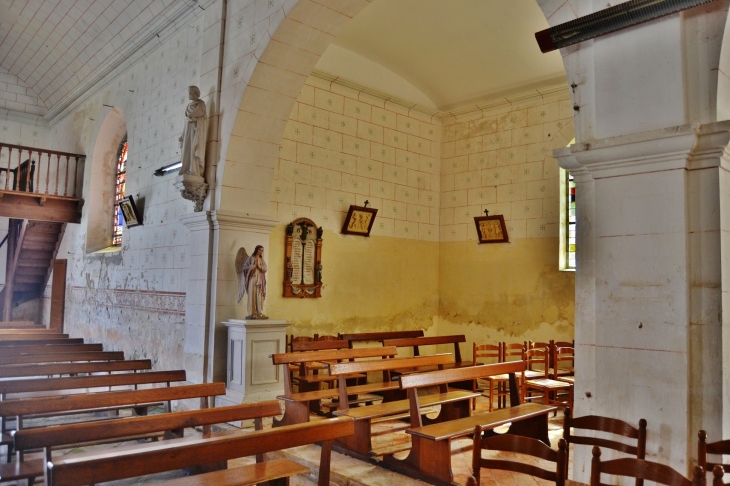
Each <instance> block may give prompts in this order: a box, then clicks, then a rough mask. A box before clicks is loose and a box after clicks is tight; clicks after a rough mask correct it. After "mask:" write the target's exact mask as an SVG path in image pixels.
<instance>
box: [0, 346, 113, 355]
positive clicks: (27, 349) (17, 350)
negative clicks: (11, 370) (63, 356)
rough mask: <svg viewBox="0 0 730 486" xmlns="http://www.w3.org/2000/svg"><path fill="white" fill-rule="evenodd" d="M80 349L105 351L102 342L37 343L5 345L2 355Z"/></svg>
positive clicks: (74, 350)
mask: <svg viewBox="0 0 730 486" xmlns="http://www.w3.org/2000/svg"><path fill="white" fill-rule="evenodd" d="M79 351H104V346H103V345H102V344H35V345H28V346H5V347H4V348H2V352H0V354H1V355H2V356H18V355H21V354H45V353H77V352H79Z"/></svg>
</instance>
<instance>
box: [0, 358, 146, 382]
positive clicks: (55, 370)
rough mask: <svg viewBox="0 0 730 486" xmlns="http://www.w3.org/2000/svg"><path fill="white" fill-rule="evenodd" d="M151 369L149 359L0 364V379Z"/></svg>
mask: <svg viewBox="0 0 730 486" xmlns="http://www.w3.org/2000/svg"><path fill="white" fill-rule="evenodd" d="M149 369H152V361H150V360H149V359H136V360H126V361H100V362H89V363H83V362H82V363H42V364H35V363H32V364H24V365H9V366H0V379H2V378H21V377H29V376H53V375H76V374H78V373H111V372H113V371H139V370H149Z"/></svg>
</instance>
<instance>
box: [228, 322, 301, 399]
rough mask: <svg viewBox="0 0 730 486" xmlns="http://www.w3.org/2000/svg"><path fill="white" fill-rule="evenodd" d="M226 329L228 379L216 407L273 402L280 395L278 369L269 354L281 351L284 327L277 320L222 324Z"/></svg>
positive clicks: (280, 383) (284, 341)
mask: <svg viewBox="0 0 730 486" xmlns="http://www.w3.org/2000/svg"><path fill="white" fill-rule="evenodd" d="M223 325H224V326H226V327H228V367H227V369H228V372H227V374H228V377H227V379H226V388H227V390H226V395H225V396H222V397H217V398H216V406H227V405H238V404H240V403H251V402H260V401H262V400H273V399H275V398H276V396H277V395H281V394H282V393H283V392H284V377H283V376H281V367H280V366H274V365H273V363H272V362H271V355H272V354H275V353H283V352H285V346H286V328H287V327H288V326H289V325H290V324H289V323H288V322H287V321H284V320H280V319H262V320H237V319H231V320H230V321H227V322H224V323H223Z"/></svg>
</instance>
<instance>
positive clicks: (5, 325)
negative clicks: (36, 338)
mask: <svg viewBox="0 0 730 486" xmlns="http://www.w3.org/2000/svg"><path fill="white" fill-rule="evenodd" d="M42 327H43V326H41V325H39V324H36V323H35V322H33V321H0V329H28V328H30V329H39V328H42Z"/></svg>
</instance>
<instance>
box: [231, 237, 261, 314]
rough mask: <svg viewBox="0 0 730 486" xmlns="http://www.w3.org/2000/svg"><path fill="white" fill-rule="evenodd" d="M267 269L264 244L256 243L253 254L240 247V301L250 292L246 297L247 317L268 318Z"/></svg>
mask: <svg viewBox="0 0 730 486" xmlns="http://www.w3.org/2000/svg"><path fill="white" fill-rule="evenodd" d="M267 270H268V268H267V267H266V262H265V261H264V247H263V246H261V245H256V248H254V250H253V255H251V256H248V253H246V249H245V248H244V247H241V248H239V249H238V254H237V255H236V274H237V275H238V302H241V299H242V298H243V296H244V295H245V294H247V293H248V297H247V298H246V309H247V311H248V316H247V317H246V319H268V317H266V316H265V315H264V300H265V299H266V272H267Z"/></svg>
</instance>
